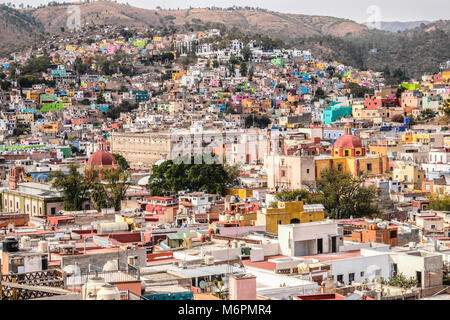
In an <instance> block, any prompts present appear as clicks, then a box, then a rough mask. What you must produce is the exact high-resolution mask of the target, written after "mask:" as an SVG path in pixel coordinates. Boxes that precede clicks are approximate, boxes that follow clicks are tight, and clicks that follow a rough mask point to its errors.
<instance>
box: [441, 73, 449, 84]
mask: <svg viewBox="0 0 450 320" xmlns="http://www.w3.org/2000/svg"><path fill="white" fill-rule="evenodd" d="M442 79H443V80H444V82H450V71H444V72H443V73H442Z"/></svg>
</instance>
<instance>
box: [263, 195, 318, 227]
mask: <svg viewBox="0 0 450 320" xmlns="http://www.w3.org/2000/svg"><path fill="white" fill-rule="evenodd" d="M324 218H325V214H324V212H323V211H322V212H308V213H305V212H303V202H302V201H291V202H282V201H279V202H278V208H277V209H272V208H267V209H263V210H260V211H258V213H257V222H256V224H257V225H265V226H266V232H269V233H275V234H278V225H279V224H290V223H291V220H292V219H298V220H299V221H300V223H307V222H316V221H323V220H324Z"/></svg>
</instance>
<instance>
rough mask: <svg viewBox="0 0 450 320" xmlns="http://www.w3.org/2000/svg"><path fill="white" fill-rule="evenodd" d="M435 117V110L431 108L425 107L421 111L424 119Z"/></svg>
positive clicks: (421, 116)
mask: <svg viewBox="0 0 450 320" xmlns="http://www.w3.org/2000/svg"><path fill="white" fill-rule="evenodd" d="M434 117H435V114H434V111H433V110H431V109H424V110H422V111H421V112H420V118H421V119H422V120H429V119H432V118H434Z"/></svg>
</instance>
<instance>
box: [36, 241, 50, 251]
mask: <svg viewBox="0 0 450 320" xmlns="http://www.w3.org/2000/svg"><path fill="white" fill-rule="evenodd" d="M38 248H39V252H48V242H47V241H45V240H41V241H39V243H38Z"/></svg>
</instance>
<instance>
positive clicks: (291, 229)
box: [278, 223, 341, 256]
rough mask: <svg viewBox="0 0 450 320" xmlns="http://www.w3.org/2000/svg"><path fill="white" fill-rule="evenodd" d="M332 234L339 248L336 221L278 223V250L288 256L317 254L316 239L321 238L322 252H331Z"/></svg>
mask: <svg viewBox="0 0 450 320" xmlns="http://www.w3.org/2000/svg"><path fill="white" fill-rule="evenodd" d="M333 236H336V250H339V247H340V245H341V241H340V236H339V231H338V227H337V224H336V223H304V224H295V225H280V226H279V233H278V239H279V242H280V249H281V250H280V251H281V253H282V254H284V255H289V256H301V255H311V254H317V239H322V253H328V252H331V249H332V242H331V241H332V237H333Z"/></svg>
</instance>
